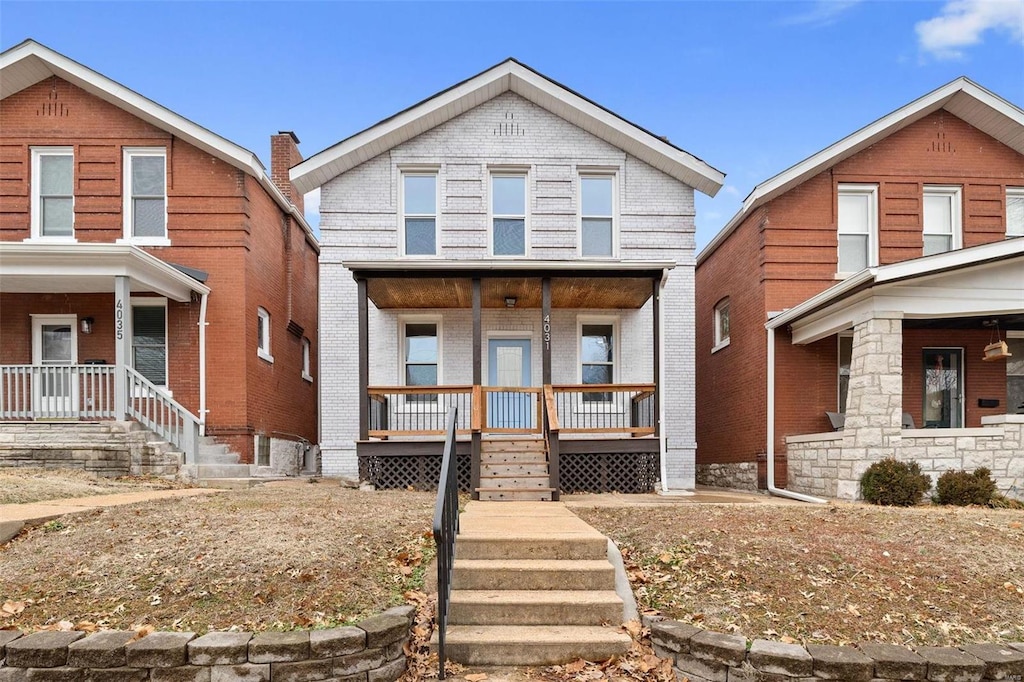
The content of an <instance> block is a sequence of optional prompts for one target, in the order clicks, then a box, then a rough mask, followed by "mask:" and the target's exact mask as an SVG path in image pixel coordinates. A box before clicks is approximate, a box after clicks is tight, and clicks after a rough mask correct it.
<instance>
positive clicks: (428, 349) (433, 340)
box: [402, 322, 440, 402]
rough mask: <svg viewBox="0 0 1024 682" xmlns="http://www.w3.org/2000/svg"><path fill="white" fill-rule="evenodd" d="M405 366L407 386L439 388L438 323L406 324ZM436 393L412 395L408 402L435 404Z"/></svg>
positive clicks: (403, 360)
mask: <svg viewBox="0 0 1024 682" xmlns="http://www.w3.org/2000/svg"><path fill="white" fill-rule="evenodd" d="M404 341H405V343H404V346H405V348H404V350H403V358H402V364H403V365H404V375H405V385H406V386H437V385H438V378H439V377H438V375H439V372H438V368H439V365H440V343H439V338H438V324H437V323H436V322H406V323H405V333H404ZM436 400H437V394H436V393H420V394H412V395H409V396H407V397H406V401H408V402H434V401H436Z"/></svg>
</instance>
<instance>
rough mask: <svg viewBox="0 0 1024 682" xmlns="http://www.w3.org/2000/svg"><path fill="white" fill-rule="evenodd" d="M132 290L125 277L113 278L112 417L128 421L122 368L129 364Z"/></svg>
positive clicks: (125, 380)
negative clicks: (113, 367) (113, 366)
mask: <svg viewBox="0 0 1024 682" xmlns="http://www.w3.org/2000/svg"><path fill="white" fill-rule="evenodd" d="M131 353H132V288H131V281H130V279H129V278H128V277H127V276H125V275H116V276H115V277H114V365H115V369H114V415H115V417H116V418H117V419H122V420H126V419H128V381H127V376H126V374H125V371H124V368H125V367H127V366H128V365H129V364H131Z"/></svg>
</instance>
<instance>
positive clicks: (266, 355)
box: [256, 308, 274, 362]
mask: <svg viewBox="0 0 1024 682" xmlns="http://www.w3.org/2000/svg"><path fill="white" fill-rule="evenodd" d="M256 355H258V356H259V357H261V358H263V359H264V360H266V361H267V362H273V361H274V356H273V355H272V354H271V352H270V313H268V312H267V311H266V310H265V309H263V308H257V309H256Z"/></svg>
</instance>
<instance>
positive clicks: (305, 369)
mask: <svg viewBox="0 0 1024 682" xmlns="http://www.w3.org/2000/svg"><path fill="white" fill-rule="evenodd" d="M309 355H310V353H309V339H307V338H303V339H302V378H303V379H305V380H306V381H313V375H312V373H310V371H309V366H310V363H309Z"/></svg>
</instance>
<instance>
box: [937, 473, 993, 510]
mask: <svg viewBox="0 0 1024 682" xmlns="http://www.w3.org/2000/svg"><path fill="white" fill-rule="evenodd" d="M991 473H992V472H990V471H989V470H988V469H986V468H985V467H978V468H977V469H975V470H974V473H973V474H969V473H967V472H966V471H953V470H952V469H950V470H949V471H947V472H946V473H944V474H942V475H941V476H939V481H938V483H936V484H935V501H936V502H938V503H939V504H955V505H957V506H960V507H965V506H967V505H969V504H976V505H979V506H984V505H987V504H988V503H989V502H991V500H992V496H993V495H995V494H996V482H995V481H993V480H992V476H991Z"/></svg>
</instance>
